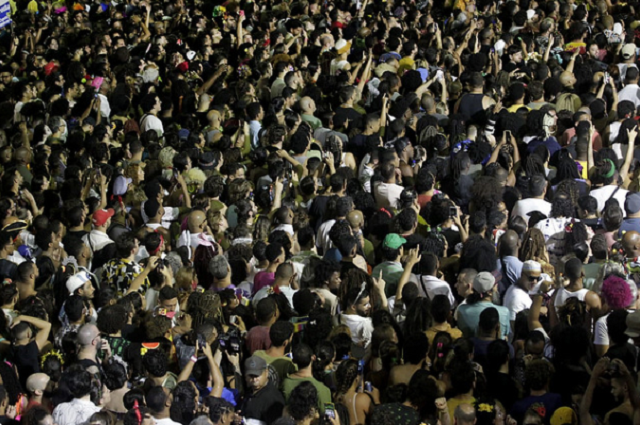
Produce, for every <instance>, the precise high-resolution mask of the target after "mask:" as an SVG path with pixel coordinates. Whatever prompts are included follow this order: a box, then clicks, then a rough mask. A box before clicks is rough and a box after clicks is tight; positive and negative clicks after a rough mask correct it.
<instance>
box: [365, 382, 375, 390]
mask: <svg viewBox="0 0 640 425" xmlns="http://www.w3.org/2000/svg"><path fill="white" fill-rule="evenodd" d="M364 390H365V391H367V392H371V391H373V385H372V384H371V382H369V381H366V382H365V383H364Z"/></svg>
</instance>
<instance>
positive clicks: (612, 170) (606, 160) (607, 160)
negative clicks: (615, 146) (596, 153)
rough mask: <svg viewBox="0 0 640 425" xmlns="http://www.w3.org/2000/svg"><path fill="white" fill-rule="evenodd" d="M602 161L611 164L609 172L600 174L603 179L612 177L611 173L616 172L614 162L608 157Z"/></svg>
mask: <svg viewBox="0 0 640 425" xmlns="http://www.w3.org/2000/svg"><path fill="white" fill-rule="evenodd" d="M604 162H608V163H609V164H611V169H610V170H609V172H608V173H607V174H604V175H603V176H602V177H604V178H605V179H609V178H611V177H613V175H614V174H615V172H616V164H614V163H613V161H612V160H610V159H609V158H605V160H604Z"/></svg>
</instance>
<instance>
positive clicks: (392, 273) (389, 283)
mask: <svg viewBox="0 0 640 425" xmlns="http://www.w3.org/2000/svg"><path fill="white" fill-rule="evenodd" d="M381 270H382V278H383V279H384V281H385V283H386V285H385V287H384V293H385V295H386V296H387V298H388V297H392V296H394V295H395V294H396V288H397V287H398V282H399V281H400V277H401V276H402V273H403V272H404V268H403V267H402V264H400V263H398V262H395V261H385V262H384V263H380V264H378V265H377V266H375V267H374V268H373V271H372V272H371V276H373V277H375V278H376V279H377V278H378V276H380V271H381Z"/></svg>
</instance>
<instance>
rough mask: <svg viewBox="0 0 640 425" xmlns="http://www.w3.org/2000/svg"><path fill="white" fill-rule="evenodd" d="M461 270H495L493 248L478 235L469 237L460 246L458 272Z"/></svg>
mask: <svg viewBox="0 0 640 425" xmlns="http://www.w3.org/2000/svg"><path fill="white" fill-rule="evenodd" d="M463 269H474V270H476V271H478V272H489V273H491V272H493V271H494V270H495V269H496V249H495V246H494V245H493V244H492V243H491V242H489V241H488V240H486V239H484V238H483V237H482V236H480V235H474V236H471V237H470V238H469V239H467V240H466V242H465V243H464V244H463V245H462V252H461V254H460V270H463Z"/></svg>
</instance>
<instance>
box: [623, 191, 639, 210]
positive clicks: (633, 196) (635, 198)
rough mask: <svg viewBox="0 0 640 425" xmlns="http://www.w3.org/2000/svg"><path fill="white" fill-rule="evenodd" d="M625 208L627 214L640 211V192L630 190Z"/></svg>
mask: <svg viewBox="0 0 640 425" xmlns="http://www.w3.org/2000/svg"><path fill="white" fill-rule="evenodd" d="M624 210H625V211H626V212H627V214H635V213H637V212H638V211H640V193H637V192H629V193H628V194H627V199H625V201H624Z"/></svg>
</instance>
